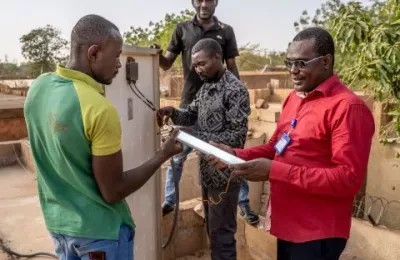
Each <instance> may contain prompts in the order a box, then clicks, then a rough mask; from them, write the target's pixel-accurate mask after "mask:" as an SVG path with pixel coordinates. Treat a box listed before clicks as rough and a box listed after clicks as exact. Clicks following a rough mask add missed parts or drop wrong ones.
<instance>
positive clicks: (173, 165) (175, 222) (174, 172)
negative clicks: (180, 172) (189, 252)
mask: <svg viewBox="0 0 400 260" xmlns="http://www.w3.org/2000/svg"><path fill="white" fill-rule="evenodd" d="M170 163H171V168H172V179H173V181H174V186H175V201H176V203H175V210H174V219H173V222H172V227H171V231H170V232H169V236H168V239H167V241H166V242H165V244H164V245H163V246H162V247H163V248H166V247H167V246H168V245H169V244H170V243H171V241H172V238H173V237H174V234H175V231H176V225H177V223H178V214H179V180H178V178H177V177H178V176H177V174H176V165H175V161H174V159H173V157H172V158H171V160H170Z"/></svg>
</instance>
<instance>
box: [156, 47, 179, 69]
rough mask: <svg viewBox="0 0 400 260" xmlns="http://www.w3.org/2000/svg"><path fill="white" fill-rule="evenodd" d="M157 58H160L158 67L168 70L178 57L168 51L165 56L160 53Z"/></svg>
mask: <svg viewBox="0 0 400 260" xmlns="http://www.w3.org/2000/svg"><path fill="white" fill-rule="evenodd" d="M159 57H160V67H161V68H162V69H163V70H169V69H170V68H171V67H172V65H173V64H174V62H175V60H176V58H177V57H178V55H177V54H175V53H173V52H169V51H168V52H167V55H165V56H164V55H163V54H162V53H160V55H159Z"/></svg>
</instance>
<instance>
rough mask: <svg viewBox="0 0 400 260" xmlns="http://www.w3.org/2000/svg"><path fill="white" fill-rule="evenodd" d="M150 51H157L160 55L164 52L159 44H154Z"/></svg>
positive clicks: (151, 45)
mask: <svg viewBox="0 0 400 260" xmlns="http://www.w3.org/2000/svg"><path fill="white" fill-rule="evenodd" d="M149 48H150V49H156V50H157V53H158V54H161V53H162V52H163V50H162V49H161V46H160V45H158V44H157V43H152V44H150V46H149Z"/></svg>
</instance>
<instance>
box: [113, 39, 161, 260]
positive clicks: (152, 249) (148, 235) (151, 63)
mask: <svg viewBox="0 0 400 260" xmlns="http://www.w3.org/2000/svg"><path fill="white" fill-rule="evenodd" d="M128 57H131V58H133V59H134V60H135V61H136V62H137V63H138V72H139V73H138V80H137V82H136V86H137V87H138V88H139V89H140V91H141V92H142V93H143V94H144V95H145V96H146V97H147V99H149V100H150V101H152V102H153V103H154V105H155V106H156V107H157V108H158V107H159V103H160V101H159V100H160V97H159V63H158V55H157V52H156V50H154V49H148V48H140V47H136V46H130V45H124V46H123V49H122V54H121V58H120V60H121V64H122V67H121V69H120V71H119V73H118V75H117V77H116V78H115V79H114V81H113V83H112V84H111V85H109V86H105V90H106V91H105V95H106V97H107V98H108V99H109V100H110V101H111V102H112V103H113V104H114V106H115V107H116V108H117V110H118V113H119V116H120V119H121V125H122V153H123V158H124V171H126V170H130V169H133V168H135V167H137V166H139V165H140V164H142V163H143V162H145V161H146V160H148V159H150V158H151V157H153V155H154V154H155V152H156V150H157V149H158V148H159V146H160V139H159V137H158V136H157V134H156V133H157V126H156V121H155V120H154V112H153V111H152V110H151V109H149V108H148V107H147V106H146V105H145V104H144V103H143V102H142V101H141V100H140V99H139V98H138V97H137V96H135V95H134V93H133V92H132V91H131V89H130V87H129V85H128V83H127V80H126V74H127V73H126V69H125V65H126V62H127V58H128ZM160 188H161V176H160V171H158V172H157V173H156V174H155V175H154V176H153V177H152V178H151V179H150V180H149V181H148V182H147V183H146V184H145V185H144V186H143V187H142V188H141V189H139V190H138V191H136V192H135V193H134V194H133V195H131V196H129V197H128V198H127V202H128V204H129V207H130V209H131V212H132V216H133V219H134V221H135V223H136V226H137V227H136V234H135V259H140V260H159V259H161V258H162V256H161V248H162V245H161V243H162V241H161V237H162V236H161V190H160Z"/></svg>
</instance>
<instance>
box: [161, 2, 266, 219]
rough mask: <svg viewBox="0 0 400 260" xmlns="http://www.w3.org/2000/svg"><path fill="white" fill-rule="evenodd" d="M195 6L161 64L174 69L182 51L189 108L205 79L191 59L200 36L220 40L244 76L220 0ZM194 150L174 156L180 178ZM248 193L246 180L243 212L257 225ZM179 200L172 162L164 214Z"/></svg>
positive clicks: (229, 64) (232, 67) (229, 63)
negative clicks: (217, 12)
mask: <svg viewBox="0 0 400 260" xmlns="http://www.w3.org/2000/svg"><path fill="white" fill-rule="evenodd" d="M192 5H193V7H194V9H195V11H196V15H195V16H194V17H193V19H192V20H191V21H185V22H182V23H179V24H178V25H177V26H176V28H175V30H174V33H173V35H172V38H171V41H170V44H169V46H168V48H167V54H166V55H165V56H164V55H163V54H162V51H161V50H160V66H161V68H163V69H164V70H168V69H170V68H171V66H172V65H173V63H174V62H175V60H176V58H177V57H178V55H180V54H182V67H183V82H184V87H183V92H182V94H181V104H180V108H186V107H187V106H188V104H190V103H191V102H192V101H193V100H194V98H195V96H196V93H197V92H198V91H199V89H200V88H201V86H202V85H203V81H202V80H201V78H200V77H199V75H198V74H197V73H196V71H195V69H194V68H193V67H192V60H191V55H192V53H191V51H192V48H193V46H194V45H195V44H196V43H197V42H198V40H200V39H207V38H211V39H214V40H215V41H217V42H218V43H219V44H220V45H221V48H222V56H221V59H222V62H225V63H226V68H227V69H228V70H229V71H230V72H232V73H233V75H235V76H236V78H238V79H240V77H239V72H238V69H237V66H236V62H235V57H236V56H238V55H239V51H238V48H237V43H236V37H235V34H234V31H233V28H232V27H231V26H229V25H227V24H224V23H222V22H220V21H219V20H218V19H217V17H215V16H214V13H215V9H216V7H217V5H218V0H192ZM154 47H157V46H154ZM191 151H192V150H191V149H190V148H189V147H184V151H183V152H182V153H181V154H179V155H177V156H175V157H174V160H175V163H176V169H177V172H176V173H177V176H176V177H178V179H179V180H180V179H181V176H182V171H183V164H184V162H185V160H186V158H187V156H188V154H189V153H190V152H191ZM248 194H249V185H248V183H247V181H246V180H245V179H244V180H243V182H242V187H241V189H240V195H239V199H238V204H239V207H240V214H241V215H242V216H243V217H244V219H245V220H246V221H247V222H248V223H249V224H253V225H254V224H257V223H258V222H259V218H258V215H256V214H255V213H254V212H253V211H252V210H251V208H250V204H249V199H248ZM175 203H176V201H175V187H174V182H173V176H172V168H171V165H169V166H168V168H167V178H166V182H165V200H164V203H163V208H162V211H163V214H164V215H166V214H168V213H169V212H171V211H172V210H173V209H174V205H175Z"/></svg>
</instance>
